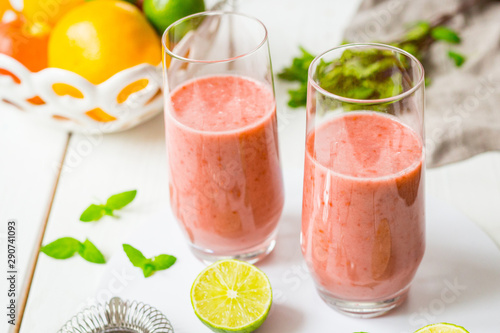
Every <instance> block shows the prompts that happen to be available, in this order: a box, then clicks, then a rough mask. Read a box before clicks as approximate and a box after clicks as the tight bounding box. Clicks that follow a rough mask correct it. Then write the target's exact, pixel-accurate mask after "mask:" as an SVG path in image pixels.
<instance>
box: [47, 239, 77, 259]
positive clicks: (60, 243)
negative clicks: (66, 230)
mask: <svg viewBox="0 0 500 333" xmlns="http://www.w3.org/2000/svg"><path fill="white" fill-rule="evenodd" d="M81 247H82V244H81V243H80V242H79V241H78V240H76V239H74V238H71V237H63V238H59V239H58V240H55V241H53V242H52V243H50V244H47V245H45V246H42V247H41V248H40V251H41V252H43V253H45V254H46V255H48V256H49V257H52V258H54V259H68V258H71V257H72V256H73V255H74V254H75V253H76V252H78V251H79V250H80V249H81Z"/></svg>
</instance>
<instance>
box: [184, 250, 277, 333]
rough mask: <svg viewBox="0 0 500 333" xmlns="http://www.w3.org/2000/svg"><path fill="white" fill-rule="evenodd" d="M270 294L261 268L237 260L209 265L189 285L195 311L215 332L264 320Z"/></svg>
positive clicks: (245, 328)
mask: <svg viewBox="0 0 500 333" xmlns="http://www.w3.org/2000/svg"><path fill="white" fill-rule="evenodd" d="M272 298H273V296H272V290H271V284H270V283H269V279H268V278H267V276H266V275H265V274H264V272H262V271H261V270H260V269H258V268H257V267H255V266H253V265H251V264H248V263H246V262H243V261H239V260H221V261H218V262H216V263H214V264H212V265H210V266H208V267H207V268H205V270H203V272H201V273H200V275H198V277H197V278H196V280H195V281H194V283H193V286H192V287H191V303H192V304H193V309H194V312H195V313H196V315H197V316H198V318H200V320H201V321H202V322H203V323H204V324H205V325H207V326H208V327H209V328H210V329H212V330H213V331H214V332H223V333H227V332H238V333H249V332H253V331H255V330H256V329H257V328H259V327H260V325H262V323H263V322H264V321H265V320H266V317H267V314H268V313H269V309H270V308H271V303H272Z"/></svg>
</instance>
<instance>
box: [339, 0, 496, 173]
mask: <svg viewBox="0 0 500 333" xmlns="http://www.w3.org/2000/svg"><path fill="white" fill-rule="evenodd" d="M463 1H464V0H462V1H460V0H417V1H416V0H365V1H364V2H363V3H362V4H361V6H360V8H359V10H358V13H357V14H356V15H355V17H354V18H353V20H352V23H351V25H350V26H349V27H348V29H347V30H346V32H345V39H346V40H348V41H350V42H372V41H380V42H384V41H389V40H393V39H394V38H397V37H399V36H401V35H402V34H403V33H404V30H405V28H407V27H408V25H409V24H411V23H412V22H416V21H419V20H430V21H432V20H433V19H436V18H437V17H439V16H441V15H442V14H446V13H449V12H452V11H454V9H455V8H457V7H458V6H459V5H460V4H461V3H462V2H463ZM468 13H469V14H467V15H459V16H457V17H456V18H454V19H452V20H451V21H449V23H447V25H448V26H450V27H451V28H453V29H456V30H458V31H459V32H460V35H461V37H462V43H461V44H459V45H453V46H450V45H449V44H445V43H435V44H434V45H433V46H432V48H431V50H430V56H429V57H427V59H428V61H427V62H426V63H424V66H425V68H426V76H428V77H430V78H431V80H432V83H431V85H430V86H428V87H427V88H426V110H425V122H426V143H427V165H428V166H429V167H436V166H440V165H443V164H447V163H452V162H456V161H460V160H463V159H466V158H469V157H472V156H473V155H476V154H479V153H482V152H485V151H489V150H500V1H491V2H484V3H483V4H482V5H479V6H476V7H474V9H473V10H472V11H470V12H468ZM448 49H453V50H457V51H459V52H460V53H462V54H464V55H466V57H467V61H466V62H465V64H464V65H463V66H462V67H460V68H455V66H454V64H453V63H452V61H451V60H450V59H448V57H447V51H448Z"/></svg>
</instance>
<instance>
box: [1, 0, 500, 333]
mask: <svg viewBox="0 0 500 333" xmlns="http://www.w3.org/2000/svg"><path fill="white" fill-rule="evenodd" d="M358 3H359V0H356V1H342V0H335V1H333V0H332V1H326V0H325V1H320V0H315V1H309V2H307V3H306V2H305V1H303V0H288V1H286V2H285V1H280V0H252V1H242V2H241V6H240V10H242V11H244V12H246V13H249V14H251V15H254V16H256V17H258V18H260V19H261V20H262V21H263V22H264V23H265V24H266V25H267V27H268V29H269V35H270V43H271V50H272V57H273V65H274V69H275V71H276V72H277V71H278V70H279V69H281V68H282V67H283V66H284V65H286V64H288V63H289V61H290V59H291V57H292V56H294V55H296V54H297V53H298V48H297V46H298V45H303V46H305V47H306V48H308V49H310V50H311V51H312V52H316V53H317V52H320V51H322V50H326V49H328V48H330V47H333V46H335V45H337V44H339V42H340V41H341V33H342V30H343V28H344V27H345V26H346V25H347V24H348V22H349V19H350V17H351V16H352V15H353V13H354V12H355V10H356V7H357V5H358ZM288 88H289V86H288V85H287V84H284V83H282V82H280V81H276V92H277V98H278V109H279V122H280V133H279V135H280V146H281V147H280V148H281V154H282V164H283V167H284V168H285V169H286V168H297V167H301V165H302V163H303V156H304V155H303V153H304V151H303V149H304V148H303V146H304V134H305V113H304V110H291V109H289V108H288V107H287V106H286V100H287V94H286V90H287V89H288ZM0 158H1V162H0V186H1V187H0V189H1V190H0V214H1V215H0V220H1V221H2V223H1V228H2V229H1V230H0V237H1V236H5V232H6V227H5V225H6V222H7V220H8V219H12V218H14V219H16V220H17V221H18V225H19V227H18V258H19V283H18V291H21V295H20V297H19V299H18V305H19V306H20V310H19V313H18V320H20V319H21V318H22V322H21V326H20V331H21V332H23V333H32V332H55V331H57V330H58V329H59V328H60V327H61V326H62V324H64V323H65V322H66V321H67V320H68V319H69V318H70V317H72V316H73V315H74V314H76V313H77V312H78V311H80V310H82V308H84V307H86V306H87V305H88V304H89V303H91V302H93V300H92V299H90V297H89V295H94V294H95V290H96V288H98V285H99V282H100V279H101V276H102V274H103V272H104V270H105V266H103V265H95V264H90V263H87V262H85V261H83V260H82V259H81V258H78V257H75V258H71V259H69V260H65V261H58V260H53V259H51V258H49V257H47V256H45V255H43V254H42V255H38V251H39V247H40V245H41V244H42V243H43V244H46V243H49V242H51V241H53V240H55V239H57V238H59V237H63V236H72V237H75V238H77V239H80V240H81V241H83V240H85V238H89V239H90V240H92V242H94V243H95V244H96V245H97V246H98V248H99V249H101V251H102V252H103V253H104V254H105V256H106V257H107V258H110V257H112V256H113V254H114V253H117V252H118V251H122V250H121V244H122V243H123V241H124V239H125V238H126V236H127V235H128V234H129V233H130V232H131V230H134V227H136V225H137V224H140V223H141V222H143V221H145V220H146V219H147V218H148V216H150V215H151V214H154V213H155V212H157V211H159V210H161V209H162V207H164V206H165V205H168V183H167V161H166V154H165V144H164V126H163V118H162V115H159V116H158V117H156V118H154V119H152V120H151V121H149V122H147V123H145V124H143V125H141V126H139V127H137V128H135V129H132V130H130V131H127V132H124V133H118V134H110V135H106V136H92V137H89V136H86V135H82V134H72V135H69V134H68V133H65V132H62V131H58V130H55V129H51V128H46V127H41V126H39V125H37V124H36V123H34V122H33V121H31V119H29V117H27V116H25V115H23V114H21V113H20V112H19V111H16V110H11V109H5V108H4V109H1V110H0ZM61 166H62V167H61ZM427 175H428V177H427V193H428V194H430V195H434V196H436V197H438V198H440V199H442V200H444V201H445V202H447V203H450V204H451V205H452V206H454V207H455V208H456V209H458V210H460V211H462V212H463V213H465V214H466V215H467V216H468V217H470V218H471V219H472V220H473V221H474V222H476V223H477V224H478V225H479V226H480V227H481V228H482V229H483V230H484V231H485V232H487V233H488V234H489V235H490V236H491V238H492V239H493V240H494V241H495V242H496V243H497V244H500V204H499V203H500V153H499V152H491V153H485V154H482V155H479V156H476V157H474V158H472V159H469V160H467V161H464V162H460V163H456V164H453V165H449V166H445V167H441V168H438V169H432V170H428V173H427ZM129 189H138V196H137V198H136V200H135V201H134V203H133V205H131V206H130V207H128V208H126V209H125V210H124V211H123V212H122V214H121V215H123V216H122V218H120V219H110V218H105V219H103V220H102V221H100V222H98V223H82V222H79V221H78V220H79V216H80V214H81V212H82V211H83V210H84V209H85V208H86V207H87V206H88V205H89V204H90V203H93V202H95V201H96V200H99V199H100V200H105V199H106V198H107V197H108V196H109V195H111V194H114V193H119V192H121V191H125V190H129ZM450 235H453V230H450ZM0 241H1V242H2V245H1V246H2V248H3V247H4V246H5V245H4V242H5V238H2V239H0ZM2 251H3V250H2ZM2 253H4V252H2ZM4 261H5V260H4V258H0V262H1V264H0V268H2V269H4V268H5V267H4V265H5V263H4ZM4 271H5V270H4ZM1 280H2V283H5V282H4V278H3V275H2V279H1ZM4 290H5V289H4V288H3V284H2V289H1V291H0V292H1V294H2V295H3V294H4ZM2 297H4V296H2ZM2 299H3V298H2ZM2 304H3V301H2ZM2 308H3V306H2ZM2 318H4V314H3V312H2ZM0 328H1V329H2V330H1V331H0V332H7V331H8V330H11V331H19V326H17V327H16V328H12V327H8V326H7V325H5V320H4V319H2V322H1V324H0Z"/></svg>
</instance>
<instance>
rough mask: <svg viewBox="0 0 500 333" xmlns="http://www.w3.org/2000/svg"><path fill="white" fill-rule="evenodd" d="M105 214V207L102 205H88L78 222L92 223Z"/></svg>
mask: <svg viewBox="0 0 500 333" xmlns="http://www.w3.org/2000/svg"><path fill="white" fill-rule="evenodd" d="M105 213H106V210H105V207H104V206H102V205H94V204H92V205H90V206H88V207H87V209H85V211H84V212H83V213H82V215H81V216H80V221H82V222H92V221H98V220H100V219H101V217H103V216H104V214H105Z"/></svg>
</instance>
